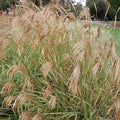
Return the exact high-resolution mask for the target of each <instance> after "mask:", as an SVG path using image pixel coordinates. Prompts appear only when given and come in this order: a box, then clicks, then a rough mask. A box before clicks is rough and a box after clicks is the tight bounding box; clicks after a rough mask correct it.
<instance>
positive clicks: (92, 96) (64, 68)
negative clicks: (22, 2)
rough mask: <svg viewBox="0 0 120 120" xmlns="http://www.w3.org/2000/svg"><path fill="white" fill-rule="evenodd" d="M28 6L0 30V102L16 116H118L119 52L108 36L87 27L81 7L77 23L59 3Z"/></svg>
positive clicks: (66, 119)
mask: <svg viewBox="0 0 120 120" xmlns="http://www.w3.org/2000/svg"><path fill="white" fill-rule="evenodd" d="M19 7H21V6H19ZM30 7H31V8H30ZM30 7H28V6H22V11H20V12H19V15H17V16H16V17H14V18H13V19H12V21H11V24H10V26H9V27H7V28H6V27H5V28H3V30H6V31H7V32H5V33H6V34H5V33H4V35H2V32H1V41H0V72H1V76H0V80H1V82H0V85H1V86H3V85H4V86H3V87H2V90H1V94H2V95H4V100H3V103H2V106H3V107H4V108H12V109H13V110H14V111H17V113H18V115H19V120H31V119H32V120H44V119H45V120H95V119H96V120H98V119H100V120H102V119H113V118H114V117H115V118H116V120H118V119H119V117H120V116H119V115H120V105H119V104H120V98H119V90H120V89H119V83H120V58H119V57H118V56H117V54H116V51H115V45H114V43H113V41H112V38H111V37H110V36H108V35H106V34H102V31H101V29H100V28H99V27H98V28H97V29H92V28H91V19H90V14H89V10H88V9H87V8H85V9H84V10H83V11H82V12H81V14H80V18H85V19H86V21H84V22H80V23H79V24H78V23H77V22H76V20H75V17H74V15H73V14H72V13H66V11H65V10H64V9H63V8H61V7H60V6H59V5H52V4H51V5H47V6H45V7H44V8H37V7H36V6H34V5H33V4H32V5H31V6H30ZM58 13H60V15H59V14H58Z"/></svg>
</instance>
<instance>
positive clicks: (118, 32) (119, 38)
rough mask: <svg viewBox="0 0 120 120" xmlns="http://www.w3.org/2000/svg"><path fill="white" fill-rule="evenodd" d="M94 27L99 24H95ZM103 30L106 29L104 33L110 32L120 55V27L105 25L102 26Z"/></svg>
mask: <svg viewBox="0 0 120 120" xmlns="http://www.w3.org/2000/svg"><path fill="white" fill-rule="evenodd" d="M93 27H95V28H96V27H98V25H93ZM100 28H101V30H102V31H104V33H106V32H107V33H108V32H109V34H110V35H111V37H112V39H113V41H114V43H115V48H116V52H117V55H118V56H120V29H117V28H109V27H103V26H100Z"/></svg>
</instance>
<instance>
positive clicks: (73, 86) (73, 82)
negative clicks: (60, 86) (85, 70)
mask: <svg viewBox="0 0 120 120" xmlns="http://www.w3.org/2000/svg"><path fill="white" fill-rule="evenodd" d="M79 74H80V65H77V66H76V67H75V68H74V70H73V73H72V74H71V76H70V83H69V91H70V92H71V93H72V94H73V95H74V96H75V95H77V93H78V78H79Z"/></svg>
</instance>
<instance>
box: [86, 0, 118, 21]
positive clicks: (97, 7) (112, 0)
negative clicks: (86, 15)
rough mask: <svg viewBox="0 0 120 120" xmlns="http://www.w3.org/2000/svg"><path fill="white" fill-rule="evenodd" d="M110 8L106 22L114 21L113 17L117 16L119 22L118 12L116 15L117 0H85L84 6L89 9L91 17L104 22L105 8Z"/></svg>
mask: <svg viewBox="0 0 120 120" xmlns="http://www.w3.org/2000/svg"><path fill="white" fill-rule="evenodd" d="M108 3H109V4H110V8H109V11H108V13H107V16H106V18H107V19H108V20H114V19H115V15H116V14H117V16H118V17H117V18H118V20H120V12H118V13H117V10H118V8H119V7H120V1H119V0H108V1H107V0H87V1H86V5H87V6H88V7H89V8H90V12H91V15H92V16H93V17H94V18H96V19H100V20H104V18H105V14H106V11H107V8H108V7H109V4H108Z"/></svg>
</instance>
